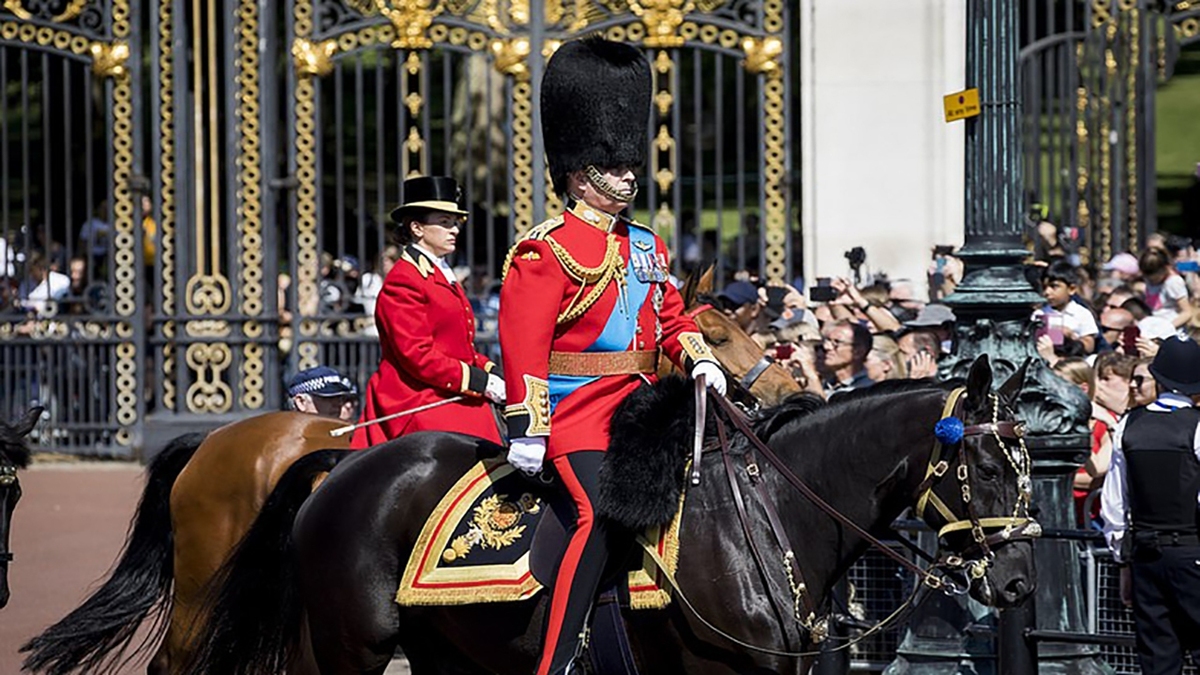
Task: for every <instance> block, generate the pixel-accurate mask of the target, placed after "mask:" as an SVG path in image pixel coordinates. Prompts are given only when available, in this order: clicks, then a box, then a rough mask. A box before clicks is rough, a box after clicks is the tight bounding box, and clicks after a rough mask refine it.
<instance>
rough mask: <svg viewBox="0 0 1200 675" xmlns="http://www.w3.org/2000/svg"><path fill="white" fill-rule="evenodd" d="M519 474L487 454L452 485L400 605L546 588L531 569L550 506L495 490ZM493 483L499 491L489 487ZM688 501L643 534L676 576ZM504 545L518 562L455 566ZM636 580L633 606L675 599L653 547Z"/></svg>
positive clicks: (404, 582) (420, 545) (507, 598)
mask: <svg viewBox="0 0 1200 675" xmlns="http://www.w3.org/2000/svg"><path fill="white" fill-rule="evenodd" d="M513 473H514V469H513V468H512V467H511V466H509V464H508V463H507V462H505V461H504V460H503V459H500V458H494V459H487V460H483V461H480V462H476V463H475V465H474V466H472V467H471V469H470V470H469V471H467V473H466V474H465V475H464V476H463V477H462V478H460V479H459V480H458V482H456V483H455V484H454V487H452V488H450V490H449V491H448V492H447V493H446V496H445V497H443V498H442V500H441V501H440V502H439V503H438V505H437V508H435V509H434V510H433V513H431V514H430V516H429V518H428V519H426V521H425V525H424V527H422V528H421V534H420V536H419V537H417V542H416V544H415V545H414V546H413V550H412V553H411V554H410V555H409V558H408V563H407V564H406V565H405V567H404V574H403V576H401V578H400V587H399V589H397V591H396V602H397V603H398V604H401V605H405V606H414V605H471V604H476V603H484V602H514V601H518V600H526V599H528V598H531V597H533V596H534V595H536V594H537V592H538V591H540V590H541V588H542V585H541V584H539V583H538V582H537V581H536V580H535V579H534V578H533V574H532V573H531V571H530V569H529V556H530V554H529V550H528V549H529V546H530V545H531V544H532V543H533V531H534V527H533V525H534V523H533V521H534V520H535V518H536V517H537V516H539V515H540V514H541V513H542V512H543V505H542V503H541V501H540V500H537V499H534V497H533V496H532V495H530V494H528V493H522V494H520V495H516V493H512V494H508V495H505V494H500V493H499V492H498V491H497V489H495V486H496V484H497V483H498V482H499V481H501V480H504V479H505V478H506V477H508V476H511V475H513ZM507 484H508V481H506V485H507ZM489 490H491V492H492V494H487V493H488V491H489ZM514 497H515V498H514ZM683 503H684V498H683V496H682V495H681V496H680V499H679V510H678V511H676V513H675V517H674V518H673V519H672V520H671V522H670V523H669V524H668V525H667V526H666V527H655V528H651V529H649V530H647V531H646V532H645V534H644V535H643V537H644V539H645V540H647V541H653V542H655V543H654V550H655V553H656V555H657V557H658V558H659V560H660V561H662V562H663V563H664V564H665V565H666V567H667V573H669V574H671V575H674V574H675V571H676V568H677V567H678V562H679V525H680V520H681V518H682V517H683ZM526 516H533V517H526ZM464 526H465V527H464ZM503 549H509V551H510V552H511V555H510V556H509V557H510V558H511V559H512V562H508V563H500V564H479V565H474V566H470V567H464V566H459V567H451V565H453V564H454V563H455V562H456V561H458V562H461V561H463V560H472V559H478V556H479V555H480V554H481V553H485V552H488V553H492V552H495V551H501V550H503ZM628 584H629V597H630V606H631V607H632V608H633V609H661V608H663V607H666V606H667V605H668V604H669V603H670V602H671V596H670V594H669V592H668V591H667V590H666V589H667V588H669V585H668V583H667V581H666V577H665V576H664V574H663V572H662V571H661V570H660V569H659V568H658V566H657V563H656V562H655V560H654V556H651V555H650V554H649V553H646V552H644V551H643V552H642V560H641V568H640V569H638V570H636V571H633V572H630V573H629V576H628Z"/></svg>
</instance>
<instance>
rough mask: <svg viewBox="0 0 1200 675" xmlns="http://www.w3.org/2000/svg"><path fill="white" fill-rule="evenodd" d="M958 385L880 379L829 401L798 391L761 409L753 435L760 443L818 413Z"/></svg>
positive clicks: (950, 382)
mask: <svg viewBox="0 0 1200 675" xmlns="http://www.w3.org/2000/svg"><path fill="white" fill-rule="evenodd" d="M959 385H961V382H960V381H958V380H951V381H947V382H938V381H935V380H932V379H924V380H884V381H883V382H877V383H875V384H873V385H871V386H870V387H865V388H863V389H855V390H852V391H847V392H842V393H838V394H834V395H833V396H832V397H831V398H830V399H829V402H825V401H823V400H821V398H820V397H818V396H815V395H813V394H810V393H808V392H802V393H800V394H796V395H794V396H789V397H788V398H787V399H785V400H784V401H783V402H782V403H780V404H779V405H776V406H772V407H770V408H764V409H762V410H761V411H759V413H758V414H757V415H756V416H755V418H754V425H753V428H754V432H755V434H757V435H758V437H759V438H761V439H762V440H763V441H766V440H768V439H769V438H771V436H774V435H775V434H777V433H779V432H780V431H781V430H782V429H783V428H784V427H788V426H791V425H792V424H793V423H796V422H799V421H800V420H802V419H807V418H809V417H811V416H814V414H815V413H821V415H820V417H825V416H828V415H837V414H840V413H842V412H844V409H845V408H848V407H851V406H856V405H860V404H862V403H866V402H870V401H873V400H875V399H878V398H882V397H884V396H893V395H895V394H911V393H913V392H918V391H928V390H936V391H950V390H951V389H953V388H954V387H955V386H959Z"/></svg>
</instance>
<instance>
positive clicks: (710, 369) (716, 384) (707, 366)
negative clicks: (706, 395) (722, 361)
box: [692, 361, 725, 396]
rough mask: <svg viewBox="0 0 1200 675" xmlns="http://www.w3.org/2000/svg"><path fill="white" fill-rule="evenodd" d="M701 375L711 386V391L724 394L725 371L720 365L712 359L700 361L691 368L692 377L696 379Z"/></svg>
mask: <svg viewBox="0 0 1200 675" xmlns="http://www.w3.org/2000/svg"><path fill="white" fill-rule="evenodd" d="M701 375H703V376H704V381H705V382H706V383H707V384H708V386H710V387H712V389H713V391H715V392H717V393H718V394H720V395H722V396H724V395H725V373H724V371H722V370H721V367H720V366H718V365H717V364H715V363H713V362H712V361H701V362H700V363H697V364H696V366H695V367H694V368H692V377H693V378H695V379H697V380H698V379H700V376H701Z"/></svg>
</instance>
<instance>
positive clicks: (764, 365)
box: [685, 304, 775, 396]
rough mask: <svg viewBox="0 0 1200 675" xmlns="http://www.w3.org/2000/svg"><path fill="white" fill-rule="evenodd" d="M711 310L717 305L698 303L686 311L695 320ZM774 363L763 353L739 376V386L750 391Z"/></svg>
mask: <svg viewBox="0 0 1200 675" xmlns="http://www.w3.org/2000/svg"><path fill="white" fill-rule="evenodd" d="M710 310H712V311H716V307H713V306H712V305H709V304H702V305H696V306H695V307H693V308H691V309H689V310H688V311H687V312H685V313H686V314H687V316H688V318H689V319H691V320H692V321H695V320H696V317H697V316H698V315H700V314H703V313H704V312H707V311H710ZM773 363H775V361H774V360H773V359H772V358H771V357H769V356H767V355H766V354H763V357H762V358H761V359H759V360H758V362H757V363H755V364H754V366H752V367H751V368H750V370H748V371H746V373H745V374H744V375H742V376H741V377H738V378H737V384H738V386H740V387H741V388H742V389H744V390H746V391H747V392H749V391H750V388H751V387H753V386H754V383H755V382H758V378H760V377H762V374H763V373H765V372H767V369H768V368H770V367H771V364H773ZM751 396H753V394H751Z"/></svg>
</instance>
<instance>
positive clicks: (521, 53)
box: [492, 37, 529, 80]
mask: <svg viewBox="0 0 1200 675" xmlns="http://www.w3.org/2000/svg"><path fill="white" fill-rule="evenodd" d="M492 55H493V56H494V57H495V59H496V60H495V62H494V65H495V68H496V70H497V71H498V72H499V73H500V74H502V75H512V76H513V77H515V78H517V79H518V80H526V79H529V64H528V60H529V39H528V38H523V37H522V38H512V39H510V40H493V41H492Z"/></svg>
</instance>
